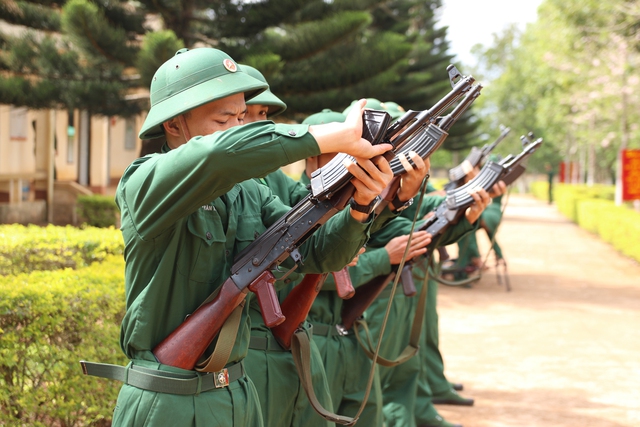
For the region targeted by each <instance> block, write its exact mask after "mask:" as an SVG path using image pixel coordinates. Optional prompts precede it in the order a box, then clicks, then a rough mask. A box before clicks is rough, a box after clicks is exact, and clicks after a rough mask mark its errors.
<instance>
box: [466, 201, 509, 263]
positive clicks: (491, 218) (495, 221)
mask: <svg viewBox="0 0 640 427" xmlns="http://www.w3.org/2000/svg"><path fill="white" fill-rule="evenodd" d="M501 219H502V212H501V210H500V205H496V204H494V203H492V204H490V205H489V206H487V208H486V209H485V210H484V211H483V212H482V215H480V228H481V229H483V230H485V232H486V233H487V236H488V237H489V240H490V241H492V242H493V244H492V247H493V250H494V252H495V254H496V257H497V258H499V259H500V258H503V255H502V248H500V245H499V244H498V241H497V240H496V239H495V235H496V232H497V231H498V225H500V220H501ZM476 233H477V232H476ZM476 233H469V234H467V235H466V236H464V237H462V238H461V239H460V240H458V261H457V262H456V266H457V267H460V268H464V267H466V266H467V265H469V264H471V259H472V258H480V251H479V250H478V241H477V240H476Z"/></svg>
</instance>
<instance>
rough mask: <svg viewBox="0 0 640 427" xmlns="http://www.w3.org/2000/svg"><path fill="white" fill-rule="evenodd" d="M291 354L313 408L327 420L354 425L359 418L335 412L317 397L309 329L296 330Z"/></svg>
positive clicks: (292, 340)
mask: <svg viewBox="0 0 640 427" xmlns="http://www.w3.org/2000/svg"><path fill="white" fill-rule="evenodd" d="M291 355H292V356H293V362H294V364H295V365H296V370H297V371H298V376H299V377H300V383H301V384H302V387H303V388H304V391H305V392H306V393H307V398H308V399H309V403H311V406H312V407H313V409H314V410H315V411H316V412H317V413H318V415H320V416H321V417H322V418H324V419H325V420H327V421H330V422H333V423H337V424H342V425H347V426H350V425H353V424H355V422H356V421H357V420H358V419H357V418H351V417H347V416H344V415H338V414H334V413H333V412H331V411H328V410H327V409H325V408H324V406H322V404H321V403H320V402H319V401H318V398H317V397H316V393H315V391H314V389H313V382H312V380H311V364H310V361H311V345H310V344H309V336H308V335H307V331H305V330H304V329H302V328H300V329H298V330H296V331H295V332H294V334H293V337H292V339H291Z"/></svg>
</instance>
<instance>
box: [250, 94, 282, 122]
mask: <svg viewBox="0 0 640 427" xmlns="http://www.w3.org/2000/svg"><path fill="white" fill-rule="evenodd" d="M247 105H266V106H267V107H269V110H268V111H267V116H268V117H269V118H271V117H275V116H277V115H278V114H282V113H284V111H285V110H286V109H287V104H285V103H284V102H283V101H282V100H281V99H280V98H278V97H277V96H275V95H274V94H273V92H271V91H270V90H269V89H267V90H265V91H264V92H262V93H261V94H259V95H257V96H255V97H253V98H252V99H251V101H249V102H247Z"/></svg>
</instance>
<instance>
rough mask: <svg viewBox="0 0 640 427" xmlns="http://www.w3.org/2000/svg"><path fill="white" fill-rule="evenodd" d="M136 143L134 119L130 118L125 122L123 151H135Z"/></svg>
mask: <svg viewBox="0 0 640 427" xmlns="http://www.w3.org/2000/svg"><path fill="white" fill-rule="evenodd" d="M137 142H138V138H137V137H136V119H135V118H133V117H130V118H128V119H126V120H125V130H124V149H125V150H128V151H133V150H135V149H136V143H137Z"/></svg>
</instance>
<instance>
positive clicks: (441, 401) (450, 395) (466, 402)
mask: <svg viewBox="0 0 640 427" xmlns="http://www.w3.org/2000/svg"><path fill="white" fill-rule="evenodd" d="M431 402H433V404H434V405H459V406H473V399H468V398H466V397H462V396H460V395H459V394H458V393H457V392H456V391H455V390H453V389H451V390H449V391H447V392H445V393H443V394H439V395H437V396H435V395H434V396H433V398H432V399H431Z"/></svg>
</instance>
